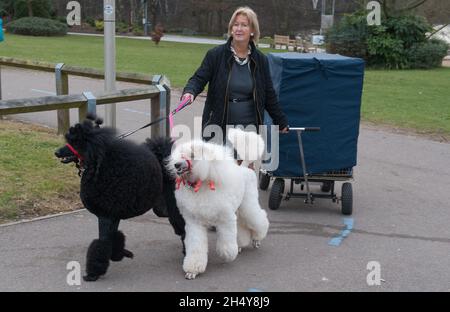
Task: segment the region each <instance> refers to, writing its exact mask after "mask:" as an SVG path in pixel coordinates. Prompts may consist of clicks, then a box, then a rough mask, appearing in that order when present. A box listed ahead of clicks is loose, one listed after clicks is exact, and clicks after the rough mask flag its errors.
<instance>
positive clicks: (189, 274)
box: [184, 272, 197, 280]
mask: <svg viewBox="0 0 450 312" xmlns="http://www.w3.org/2000/svg"><path fill="white" fill-rule="evenodd" d="M196 276H197V273H192V272H186V274H185V275H184V277H185V278H186V279H188V280H193V279H195V277H196Z"/></svg>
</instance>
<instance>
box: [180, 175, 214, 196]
mask: <svg viewBox="0 0 450 312" xmlns="http://www.w3.org/2000/svg"><path fill="white" fill-rule="evenodd" d="M181 183H183V185H186V187H188V188H190V189H193V190H194V192H195V193H197V192H198V191H199V190H200V188H201V187H202V184H203V181H202V180H200V179H199V180H197V181H195V182H190V181H186V179H184V178H182V177H177V179H176V188H177V190H178V189H180V185H181ZM208 184H209V189H210V190H211V191H215V190H216V185H215V183H214V181H211V180H210V181H209V183H208Z"/></svg>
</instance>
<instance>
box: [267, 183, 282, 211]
mask: <svg viewBox="0 0 450 312" xmlns="http://www.w3.org/2000/svg"><path fill="white" fill-rule="evenodd" d="M283 192H284V179H281V178H276V179H275V181H274V182H273V184H272V190H271V191H270V196H269V208H270V209H272V210H277V209H278V208H280V203H281V199H282V197H283Z"/></svg>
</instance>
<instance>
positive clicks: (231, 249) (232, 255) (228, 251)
mask: <svg viewBox="0 0 450 312" xmlns="http://www.w3.org/2000/svg"><path fill="white" fill-rule="evenodd" d="M216 251H217V254H218V255H219V257H220V258H222V259H223V260H225V261H226V262H231V261H233V260H234V259H236V257H237V255H238V253H239V248H238V245H237V244H225V245H218V246H217V248H216Z"/></svg>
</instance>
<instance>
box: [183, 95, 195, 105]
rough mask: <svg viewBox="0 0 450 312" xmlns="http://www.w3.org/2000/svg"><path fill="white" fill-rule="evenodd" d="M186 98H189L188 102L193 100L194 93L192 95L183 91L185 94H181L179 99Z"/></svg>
mask: <svg viewBox="0 0 450 312" xmlns="http://www.w3.org/2000/svg"><path fill="white" fill-rule="evenodd" d="M186 98H188V99H189V102H190V103H192V102H194V95H193V94H191V93H185V94H183V95H182V96H181V100H182V101H184V100H185V99H186ZM190 103H189V104H190Z"/></svg>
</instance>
